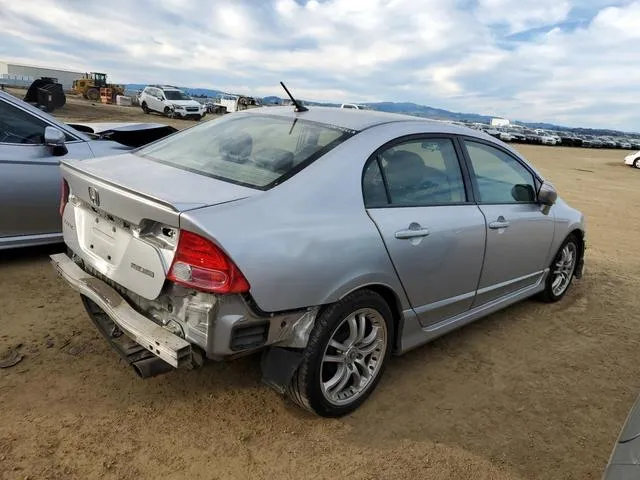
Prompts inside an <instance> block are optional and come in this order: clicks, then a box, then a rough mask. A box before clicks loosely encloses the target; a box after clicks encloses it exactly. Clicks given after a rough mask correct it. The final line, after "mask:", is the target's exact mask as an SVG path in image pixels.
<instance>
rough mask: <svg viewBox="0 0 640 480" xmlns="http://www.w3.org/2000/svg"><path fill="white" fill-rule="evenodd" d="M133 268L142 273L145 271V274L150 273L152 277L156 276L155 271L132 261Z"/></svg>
mask: <svg viewBox="0 0 640 480" xmlns="http://www.w3.org/2000/svg"><path fill="white" fill-rule="evenodd" d="M131 268H133V269H134V270H137V271H138V272H140V273H144V274H145V275H148V276H149V277H151V278H153V277H155V276H156V275H155V273H153V272H152V271H151V270H149V269H148V268H144V267H141V266H140V265H137V264H135V263H133V262H132V263H131Z"/></svg>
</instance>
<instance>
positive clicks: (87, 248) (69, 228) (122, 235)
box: [63, 203, 172, 300]
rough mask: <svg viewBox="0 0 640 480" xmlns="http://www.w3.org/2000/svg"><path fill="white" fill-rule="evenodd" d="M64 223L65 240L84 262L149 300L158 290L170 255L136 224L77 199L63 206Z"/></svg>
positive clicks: (155, 296) (164, 275)
mask: <svg viewBox="0 0 640 480" xmlns="http://www.w3.org/2000/svg"><path fill="white" fill-rule="evenodd" d="M70 205H71V204H70ZM63 227H64V228H63V234H64V240H65V243H66V244H67V245H68V246H69V248H71V250H73V251H74V252H75V253H77V254H78V255H79V256H80V257H81V258H82V260H83V261H84V262H85V264H86V265H87V266H89V267H91V268H93V269H95V270H96V271H97V272H98V273H100V274H101V275H103V276H104V277H106V278H108V279H109V280H110V281H112V282H114V283H116V284H117V285H119V286H121V287H124V288H125V289H127V290H129V291H131V292H133V293H136V294H138V295H140V296H142V297H144V298H147V299H149V300H153V299H155V298H157V296H158V295H159V294H160V292H161V291H162V287H163V285H164V280H165V278H166V271H167V269H168V267H167V265H169V264H170V263H169V262H170V260H171V259H172V257H171V256H170V255H169V251H168V250H165V249H162V248H161V247H160V246H158V245H154V244H153V243H152V242H151V241H149V240H148V239H145V238H143V237H142V236H141V235H140V234H139V232H138V230H137V227H135V226H131V225H129V224H127V223H125V222H123V221H122V220H120V219H118V218H113V217H109V216H108V215H106V214H104V213H103V212H96V211H94V210H93V209H91V208H88V207H86V206H84V205H82V204H77V203H76V204H74V205H73V207H72V208H69V206H68V207H67V208H66V209H65V212H64V217H63ZM165 257H167V258H165Z"/></svg>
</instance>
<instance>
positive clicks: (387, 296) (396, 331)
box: [323, 283, 404, 352]
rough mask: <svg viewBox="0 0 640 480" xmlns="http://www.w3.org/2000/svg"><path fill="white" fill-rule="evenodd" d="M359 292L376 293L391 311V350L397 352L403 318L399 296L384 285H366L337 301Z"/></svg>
mask: <svg viewBox="0 0 640 480" xmlns="http://www.w3.org/2000/svg"><path fill="white" fill-rule="evenodd" d="M361 290H370V291H372V292H374V293H377V294H378V295H380V296H381V297H382V299H383V300H384V301H385V302H386V303H387V305H388V306H389V309H390V310H391V315H392V317H393V318H392V319H391V320H392V321H393V350H394V352H395V351H398V350H399V345H400V343H399V339H400V335H401V332H402V320H403V318H404V316H403V313H402V312H403V307H402V300H401V299H400V296H399V295H398V293H397V292H396V291H395V290H394V289H393V288H392V287H390V286H389V285H386V284H384V283H369V284H366V285H361V286H359V287H357V288H354V289H352V290H350V291H348V292H346V293H344V294H343V295H341V296H340V299H339V300H342V299H343V298H345V297H347V296H348V295H351V294H353V293H356V292H359V291H361ZM323 308H325V307H323Z"/></svg>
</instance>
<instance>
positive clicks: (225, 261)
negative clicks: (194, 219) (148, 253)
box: [167, 230, 249, 294]
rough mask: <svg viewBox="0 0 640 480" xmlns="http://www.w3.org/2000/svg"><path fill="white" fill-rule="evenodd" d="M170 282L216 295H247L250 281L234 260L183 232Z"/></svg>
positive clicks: (203, 239) (204, 239) (218, 249)
mask: <svg viewBox="0 0 640 480" xmlns="http://www.w3.org/2000/svg"><path fill="white" fill-rule="evenodd" d="M167 279H169V280H171V281H173V282H176V283H179V284H181V285H185V286H188V287H192V288H195V289H196V290H202V291H205V292H213V293H223V294H224V293H244V292H248V291H249V282H247V279H246V278H244V275H243V274H242V272H240V270H239V269H238V267H236V265H235V264H234V263H233V261H232V260H231V259H230V258H229V257H228V256H227V254H225V253H224V252H223V251H222V250H221V249H220V248H219V247H218V246H216V245H215V244H214V243H213V242H211V241H209V240H207V239H206V238H203V237H201V236H200V235H197V234H195V233H192V232H188V231H185V230H182V231H181V232H180V237H179V239H178V248H177V249H176V254H175V257H174V259H173V264H172V265H171V268H170V269H169V275H167Z"/></svg>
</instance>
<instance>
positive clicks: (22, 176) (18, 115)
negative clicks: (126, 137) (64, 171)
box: [0, 99, 92, 241]
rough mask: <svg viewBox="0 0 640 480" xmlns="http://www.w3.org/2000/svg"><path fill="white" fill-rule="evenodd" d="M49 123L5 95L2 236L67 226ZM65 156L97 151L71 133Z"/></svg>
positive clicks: (0, 157) (0, 129)
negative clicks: (48, 143)
mask: <svg viewBox="0 0 640 480" xmlns="http://www.w3.org/2000/svg"><path fill="white" fill-rule="evenodd" d="M47 126H49V124H48V123H47V122H46V121H45V120H43V119H41V118H39V117H36V116H35V115H33V114H32V113H30V112H28V111H26V110H23V109H20V108H19V107H17V106H15V105H12V104H10V103H8V102H5V101H3V100H2V99H0V205H2V208H0V241H1V239H2V238H7V237H17V236H25V235H43V234H49V233H59V232H61V231H62V226H61V223H60V222H61V221H60V216H59V214H58V206H59V202H60V182H61V180H60V178H61V177H60V169H59V167H58V165H59V162H60V158H63V157H60V156H53V154H52V151H51V149H50V148H48V147H46V146H45V145H44V130H45V127H47ZM68 140H69V141H68V142H67V145H66V146H67V149H68V153H67V154H66V155H65V157H75V158H85V157H90V156H92V153H91V150H90V148H89V146H88V144H87V143H86V142H84V141H82V140H79V139H76V138H73V137H71V136H68Z"/></svg>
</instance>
